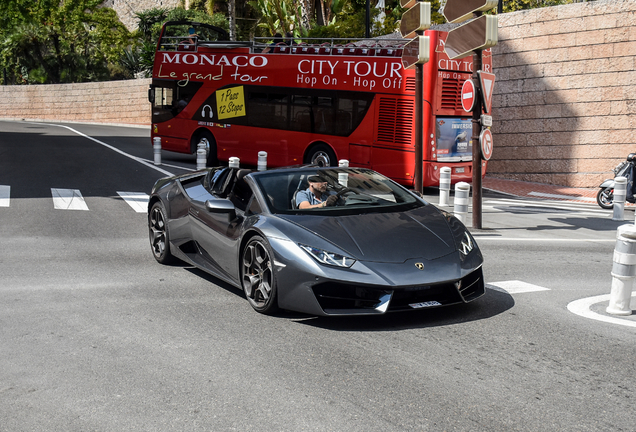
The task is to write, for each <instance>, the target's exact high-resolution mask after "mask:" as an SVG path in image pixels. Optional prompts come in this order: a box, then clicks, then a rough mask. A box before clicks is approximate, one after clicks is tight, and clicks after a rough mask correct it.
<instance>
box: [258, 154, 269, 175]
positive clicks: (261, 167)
mask: <svg viewBox="0 0 636 432" xmlns="http://www.w3.org/2000/svg"><path fill="white" fill-rule="evenodd" d="M256 169H257V170H258V171H266V170H267V152H264V151H259V152H258V164H257V165H256Z"/></svg>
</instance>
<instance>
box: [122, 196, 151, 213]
mask: <svg viewBox="0 0 636 432" xmlns="http://www.w3.org/2000/svg"><path fill="white" fill-rule="evenodd" d="M117 194H118V195H119V196H120V197H122V198H123V199H124V201H126V202H127V203H128V205H129V206H131V207H132V208H133V209H134V210H135V211H136V212H137V213H146V212H147V211H148V200H149V199H150V197H149V196H148V194H145V193H143V192H117Z"/></svg>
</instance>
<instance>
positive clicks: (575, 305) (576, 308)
mask: <svg viewBox="0 0 636 432" xmlns="http://www.w3.org/2000/svg"><path fill="white" fill-rule="evenodd" d="M635 296H636V293H632V303H633V302H634V300H633V298H634V297H635ZM609 299H610V295H609V294H604V295H600V296H596V297H588V298H584V299H580V300H575V301H573V302H570V303H569V304H568V310H569V311H570V312H572V313H573V314H576V315H579V316H582V317H584V318H589V319H593V320H596V321H603V322H606V323H610V324H618V325H622V326H626V327H634V328H636V321H631V320H628V319H624V318H615V317H613V316H606V315H601V314H599V313H596V312H594V311H592V310H591V309H590V308H591V307H592V305H595V304H597V303H602V302H605V301H609Z"/></svg>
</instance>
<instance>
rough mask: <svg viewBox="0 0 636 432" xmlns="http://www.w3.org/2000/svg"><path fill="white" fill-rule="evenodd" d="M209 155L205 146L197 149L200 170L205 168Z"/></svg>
mask: <svg viewBox="0 0 636 432" xmlns="http://www.w3.org/2000/svg"><path fill="white" fill-rule="evenodd" d="M207 156H208V153H207V152H206V151H205V148H199V149H198V150H197V169H198V170H202V169H205V165H206V162H207V161H206V159H207Z"/></svg>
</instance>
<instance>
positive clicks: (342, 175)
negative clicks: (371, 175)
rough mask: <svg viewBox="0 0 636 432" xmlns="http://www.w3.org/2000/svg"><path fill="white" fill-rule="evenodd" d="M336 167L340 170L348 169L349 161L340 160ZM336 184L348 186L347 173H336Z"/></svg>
mask: <svg viewBox="0 0 636 432" xmlns="http://www.w3.org/2000/svg"><path fill="white" fill-rule="evenodd" d="M338 166H339V167H340V168H349V161H348V160H347V159H340V160H339V161H338ZM338 183H340V184H341V185H342V186H344V187H347V186H348V185H349V173H346V172H343V173H338Z"/></svg>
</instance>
